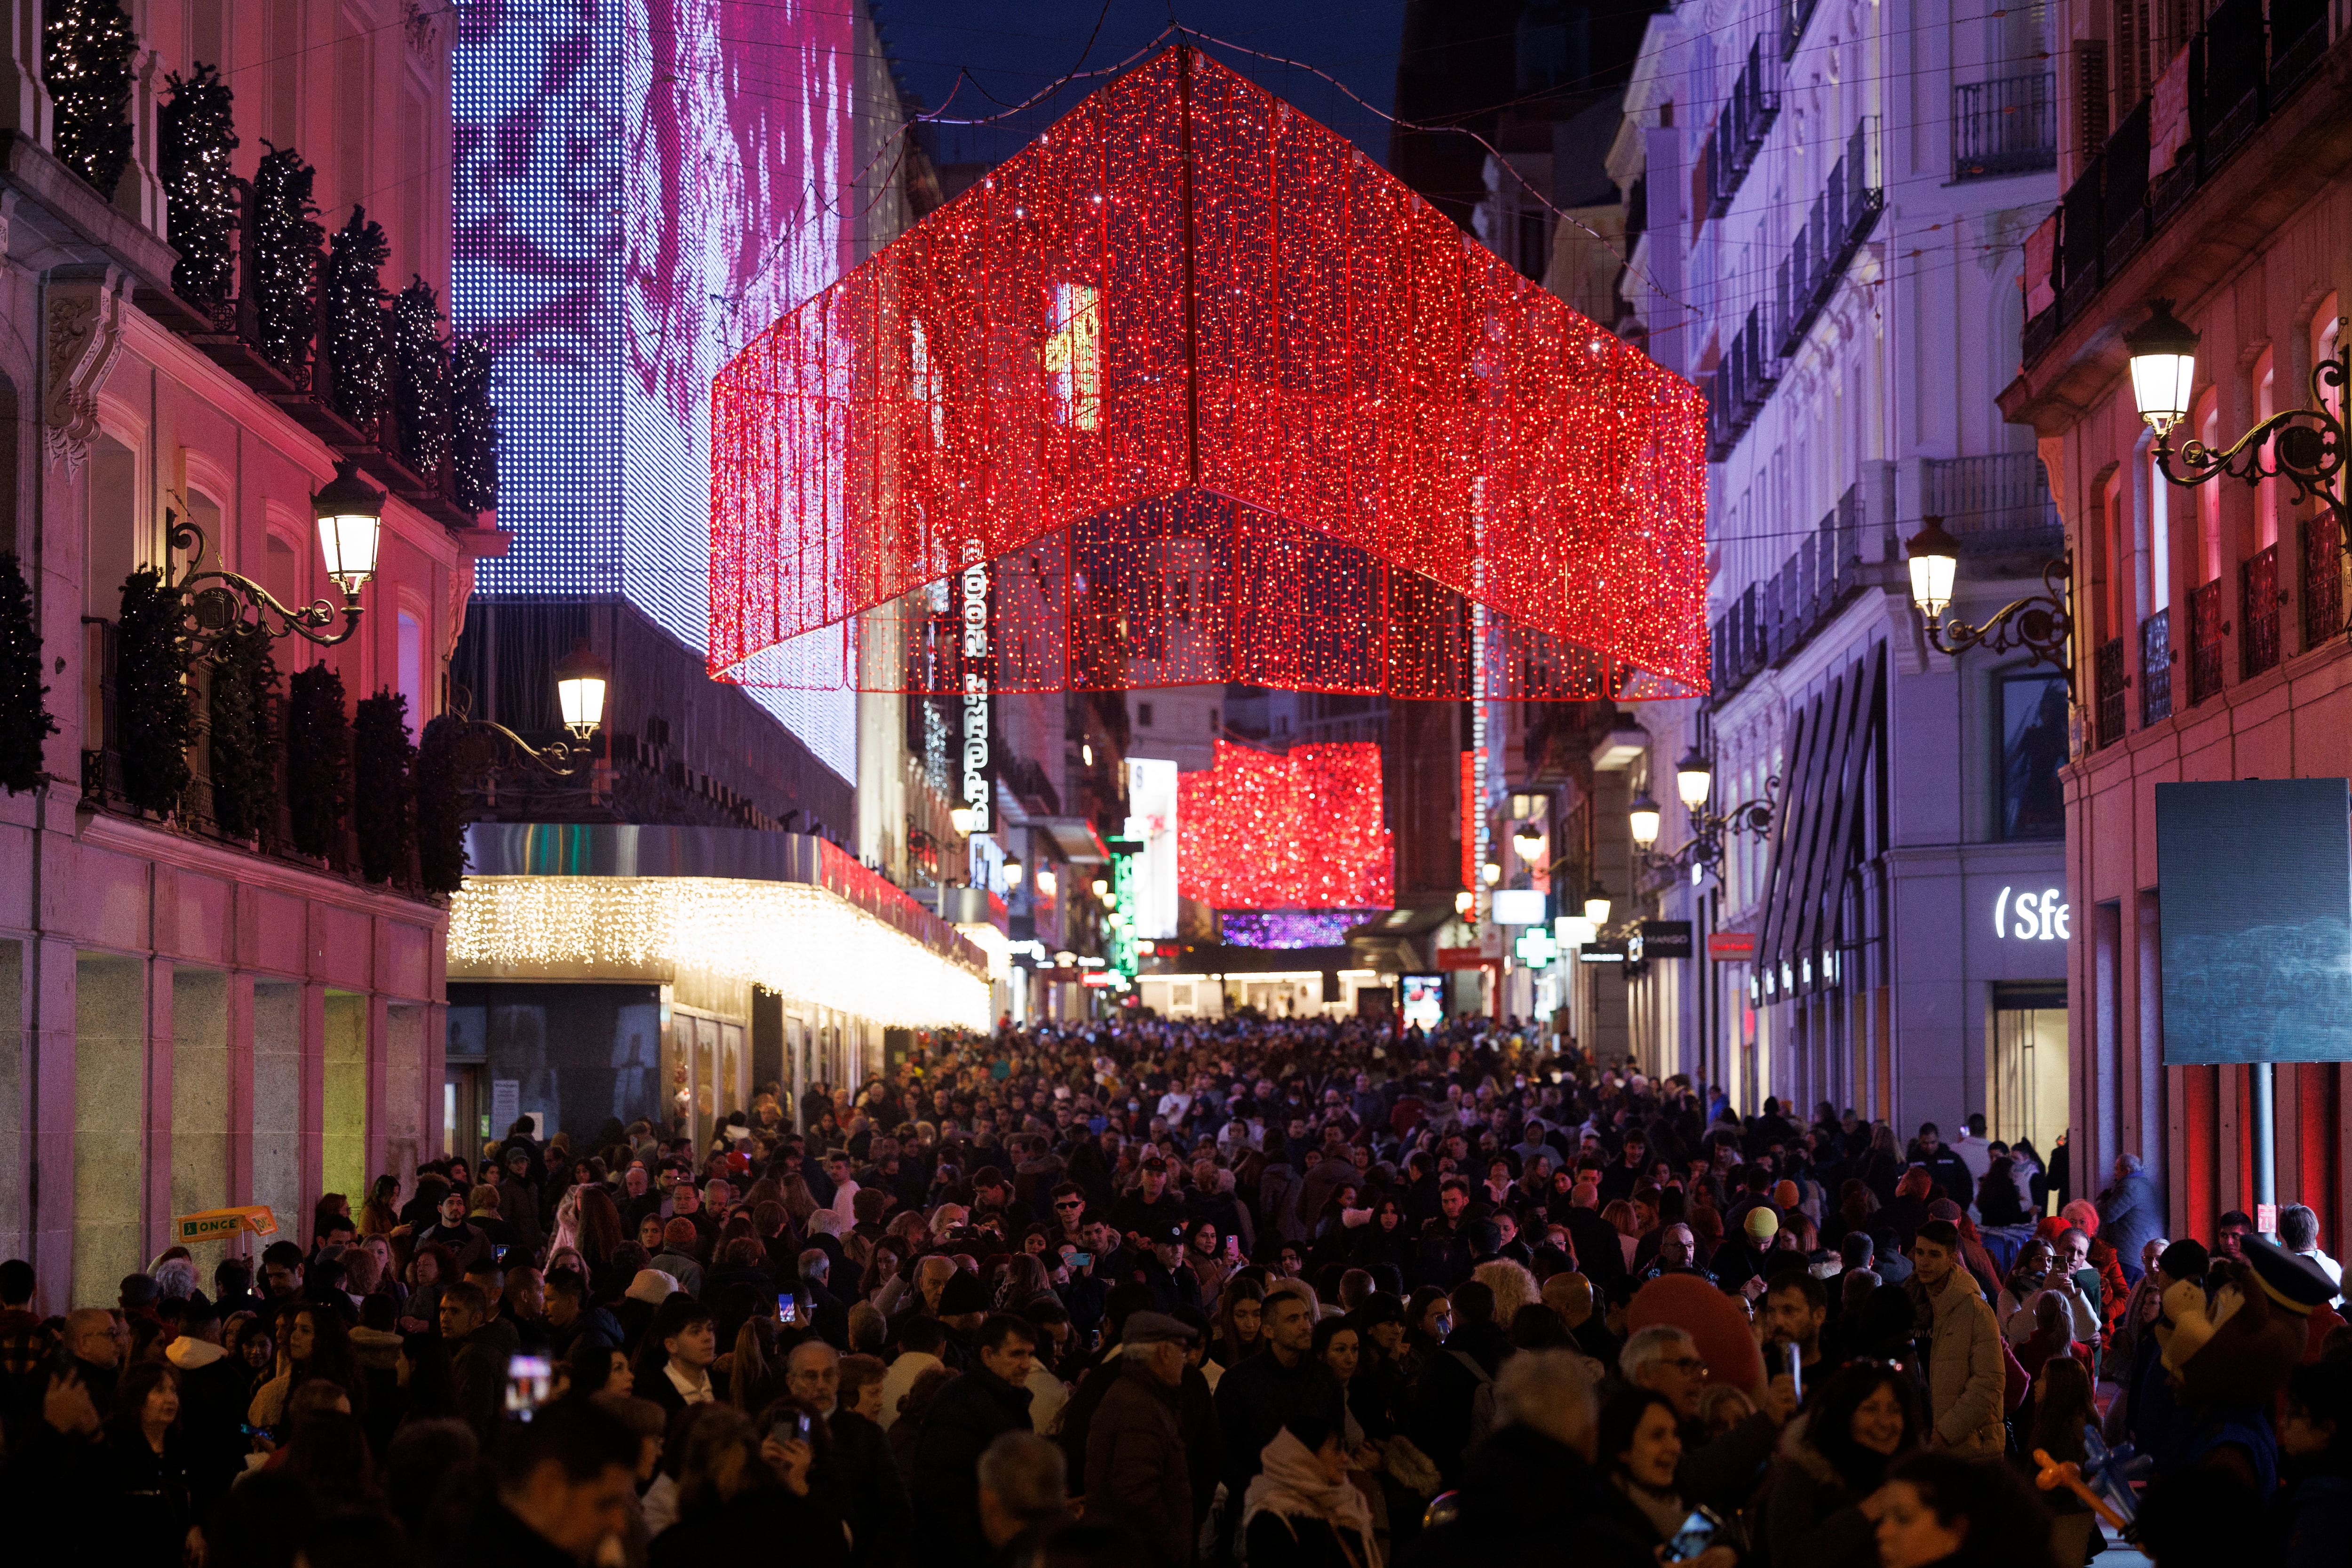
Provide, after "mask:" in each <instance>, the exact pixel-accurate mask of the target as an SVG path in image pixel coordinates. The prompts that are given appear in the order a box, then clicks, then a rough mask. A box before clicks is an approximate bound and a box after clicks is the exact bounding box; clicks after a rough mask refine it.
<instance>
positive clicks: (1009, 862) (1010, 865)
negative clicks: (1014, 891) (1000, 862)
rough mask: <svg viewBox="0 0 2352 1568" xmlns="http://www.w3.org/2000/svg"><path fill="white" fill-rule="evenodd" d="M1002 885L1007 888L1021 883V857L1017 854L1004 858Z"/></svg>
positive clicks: (1015, 886)
mask: <svg viewBox="0 0 2352 1568" xmlns="http://www.w3.org/2000/svg"><path fill="white" fill-rule="evenodd" d="M1004 885H1005V886H1006V887H1008V888H1017V887H1019V886H1020V885H1021V857H1020V856H1018V855H1007V856H1006V857H1005V858H1004Z"/></svg>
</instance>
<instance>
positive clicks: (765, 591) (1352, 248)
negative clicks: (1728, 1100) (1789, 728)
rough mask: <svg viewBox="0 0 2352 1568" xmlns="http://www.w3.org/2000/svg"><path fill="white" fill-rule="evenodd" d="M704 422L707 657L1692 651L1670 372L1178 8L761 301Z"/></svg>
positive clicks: (1527, 679) (890, 662)
mask: <svg viewBox="0 0 2352 1568" xmlns="http://www.w3.org/2000/svg"><path fill="white" fill-rule="evenodd" d="M712 437H713V438H712V469H711V570H710V626H709V635H710V641H709V647H710V655H709V665H710V671H711V674H712V675H713V676H714V677H715V678H717V679H726V680H733V681H738V682H741V683H744V684H751V685H824V686H844V685H855V686H860V687H863V688H865V689H887V690H901V691H910V692H923V693H930V694H941V695H944V694H948V693H952V692H959V691H962V690H965V689H970V688H971V687H973V686H975V685H977V686H984V687H986V688H987V689H992V690H997V691H1053V690H1117V689H1131V688H1138V687H1150V686H1160V685H1181V684H1192V683H1198V682H1204V681H1220V680H1234V681H1246V682H1250V683H1253V684H1256V685H1263V686H1269V687H1278V688H1285V689H1299V690H1320V691H1334V692H1354V693H1366V694H1371V693H1380V694H1385V695H1389V696H1391V697H1406V698H1444V699H1460V698H1465V697H1468V696H1471V695H1474V694H1477V695H1485V696H1489V697H1498V698H1514V697H1526V698H1556V699H1574V698H1589V697H1599V696H1615V697H1621V698H1633V697H1643V696H1656V695H1668V694H1673V695H1684V694H1689V693H1693V692H1697V691H1703V690H1704V689H1706V626H1705V599H1706V576H1705V561H1704V549H1705V547H1704V524H1705V507H1706V467H1705V403H1704V400H1703V398H1702V397H1701V395H1699V393H1698V392H1697V390H1696V388H1694V387H1692V386H1691V385H1690V384H1688V383H1686V382H1685V381H1683V380H1681V379H1680V378H1678V377H1676V376H1674V375H1672V374H1668V373H1667V372H1665V371H1664V370H1662V369H1661V368H1660V367H1658V366H1657V365H1656V364H1654V363H1652V362H1651V361H1650V360H1649V359H1647V358H1646V357H1644V356H1643V354H1642V353H1639V352H1638V351H1636V350H1635V349H1633V348H1632V347H1630V346H1629V345H1627V344H1625V343H1623V342H1620V341H1619V340H1617V339H1616V338H1614V337H1612V336H1611V335H1610V334H1608V333H1607V332H1604V331H1601V329H1600V328H1598V327H1596V326H1595V325H1594V324H1593V323H1592V322H1591V321H1588V320H1586V319H1585V318H1584V317H1582V316H1580V315H1579V314H1578V313H1577V312H1575V311H1574V310H1570V309H1569V308H1568V306H1567V305H1565V304H1564V303H1562V302H1561V301H1560V300H1559V299H1557V298H1556V297H1554V296H1552V295H1550V294H1549V293H1547V292H1545V291H1544V290H1543V289H1540V288H1538V286H1536V285H1535V284H1533V283H1531V282H1529V281H1528V280H1527V279H1523V278H1521V277H1519V276H1518V275H1517V273H1516V272H1514V271H1513V270H1512V269H1511V268H1509V267H1507V266H1506V265H1505V264H1504V263H1503V262H1502V261H1501V260H1500V259H1499V258H1496V257H1495V256H1494V255H1492V254H1491V253H1489V252H1488V251H1486V249H1485V248H1484V247H1480V246H1478V245H1476V244H1475V243H1474V242H1472V241H1470V240H1469V239H1467V238H1465V237H1464V236H1463V235H1462V233H1461V232H1460V231H1459V230H1458V229H1456V228H1455V227H1454V226H1453V224H1451V223H1450V222H1448V221H1447V220H1446V219H1445V218H1444V216H1442V215H1441V214H1439V213H1438V212H1437V211H1436V210H1435V209H1433V208H1432V207H1430V206H1428V205H1426V204H1424V203H1423V202H1422V201H1421V200H1420V199H1419V198H1418V197H1417V196H1415V195H1413V194H1412V192H1411V191H1410V190H1409V189H1408V188H1407V187H1406V186H1404V185H1403V184H1402V183H1400V182H1399V181H1397V180H1396V179H1394V178H1393V177H1391V175H1390V174H1388V173H1387V172H1386V171H1384V170H1382V169H1381V168H1380V167H1379V165H1377V164H1376V163H1373V162H1371V161H1370V159H1368V158H1366V157H1365V156H1364V155H1363V154H1362V153H1360V151H1358V150H1357V149H1356V148H1355V147H1354V146H1353V145H1352V144H1351V143H1349V142H1347V141H1346V140H1345V139H1343V138H1341V137H1339V135H1337V134H1335V133H1334V132H1330V131H1329V130H1328V129H1326V128H1325V127H1323V126H1321V125H1319V124H1318V123H1316V122H1315V121H1311V120H1309V119H1307V117H1306V116H1304V115H1302V114H1300V113H1298V112H1297V110H1294V109H1292V108H1291V107H1290V106H1289V105H1288V104H1286V103H1284V102H1283V101H1281V100H1278V99H1276V98H1275V97H1274V96H1273V95H1271V94H1269V93H1267V92H1265V90H1264V89H1260V88H1258V87H1256V86H1255V85H1254V84H1252V83H1251V82H1249V81H1247V80H1245V79H1243V78H1242V77H1240V76H1238V75H1236V74H1234V72H1232V71H1230V70H1228V69H1226V68H1223V67H1222V66H1219V65H1218V64H1216V63H1215V62H1214V61H1213V60H1211V59H1209V58H1206V57H1204V56H1202V55H1201V54H1200V53H1199V52H1198V51H1196V50H1194V49H1192V48H1190V47H1174V48H1171V49H1169V50H1167V51H1165V52H1163V53H1161V54H1160V55H1158V56H1155V57H1154V58H1151V59H1150V60H1149V61H1146V62H1144V63H1143V64H1141V65H1139V66H1138V67H1137V68H1135V69H1133V70H1131V71H1129V72H1128V73H1127V74H1125V75H1123V76H1121V77H1119V78H1118V79H1115V80H1113V81H1112V82H1111V83H1109V84H1108V86H1106V87H1105V88H1103V89H1101V90H1100V91H1098V92H1097V93H1096V94H1095V95H1094V96H1093V97H1091V98H1089V99H1088V100H1087V101H1086V102H1085V103H1084V104H1082V105H1080V106H1079V107H1078V108H1077V109H1076V110H1074V111H1073V112H1072V113H1070V114H1069V115H1067V116H1066V117H1065V118H1064V119H1062V120H1061V121H1057V122H1056V123H1055V125H1054V127H1053V128H1052V129H1051V130H1050V131H1049V132H1047V133H1045V135H1043V136H1041V137H1040V138H1039V139H1038V140H1037V142H1035V143H1034V144H1033V145H1031V146H1030V147H1029V148H1028V149H1026V150H1025V151H1024V152H1023V153H1021V154H1020V155H1018V156H1017V157H1015V158H1014V159H1013V160H1012V161H1010V162H1008V163H1005V164H1003V165H1002V166H1001V167H1000V168H999V169H998V170H997V171H996V172H995V173H994V174H992V176H991V177H990V178H988V179H986V180H983V181H982V183H981V184H978V185H976V186H974V187H973V188H972V189H971V190H970V191H968V192H966V193H965V194H964V195H961V196H960V197H958V198H957V199H956V200H955V201H953V202H951V203H950V204H948V205H946V206H944V207H942V208H941V209H940V210H939V211H938V212H936V213H934V214H932V215H931V216H929V217H928V218H926V219H925V220H924V221H923V222H922V223H921V224H919V225H918V226H916V227H915V228H914V229H912V230H910V231H909V232H908V234H906V235H905V236H903V237H900V238H899V239H898V241H897V242H895V243H894V244H892V245H891V246H889V247H887V248H886V249H884V250H883V251H881V252H880V253H878V254H877V256H875V257H874V258H870V259H869V260H868V261H866V263H865V264H864V265H863V266H861V267H859V268H857V269H856V270H855V271H854V272H852V273H850V274H849V275H848V276H847V277H845V278H844V279H841V280H840V281H839V282H838V283H836V284H835V285H834V286H833V287H832V288H830V289H826V290H824V292H823V293H821V294H818V295H817V296H815V297H814V298H813V299H811V300H809V301H807V302H806V303H805V304H803V306H801V307H800V308H799V309H797V310H793V312H792V313H790V314H788V315H786V316H784V317H783V318H782V319H781V320H779V321H776V322H775V323H774V324H773V325H772V326H771V327H770V328H769V329H768V330H767V331H765V332H763V333H762V334H761V335H760V336H759V337H758V338H756V339H755V340H753V341H752V342H751V343H750V344H749V345H748V346H746V347H745V349H744V350H743V351H742V352H741V353H740V354H739V355H738V356H737V357H736V358H735V360H734V361H733V362H732V363H730V364H729V365H728V366H727V368H726V369H725V370H724V371H723V372H722V373H721V374H719V377H718V378H717V380H716V382H715V383H714V385H713V388H712ZM975 567H980V568H984V572H983V573H982V577H983V578H984V594H983V595H982V602H984V604H985V606H986V608H985V612H984V619H983V621H982V627H984V630H985V633H986V635H985V636H976V635H974V633H975V630H976V628H975V627H973V626H971V625H968V623H967V619H966V605H967V602H968V600H969V599H970V597H971V595H968V594H967V593H966V592H964V591H963V589H962V587H961V586H957V585H956V584H960V583H961V579H963V578H964V576H965V575H966V574H969V573H971V571H972V569H973V568H975ZM1473 605H1480V606H1484V607H1485V614H1484V615H1483V616H1480V615H1477V614H1475V613H1474V610H1473ZM874 611H881V612H882V613H881V614H878V615H872V614H868V612H874ZM859 617H863V621H862V626H860V624H859V620H858V618H859ZM1481 622H1483V633H1477V632H1474V628H1475V627H1477V626H1479V624H1480V623H1481ZM854 627H856V628H857V631H856V635H853V628H854ZM1474 642H1483V647H1484V650H1485V659H1484V669H1483V671H1482V670H1480V669H1479V668H1478V666H1479V663H1480V661H1479V659H1477V658H1474V655H1473V645H1474Z"/></svg>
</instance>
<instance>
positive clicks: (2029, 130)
mask: <svg viewBox="0 0 2352 1568" xmlns="http://www.w3.org/2000/svg"><path fill="white" fill-rule="evenodd" d="M2057 166H2058V89H2057V83H2056V80H2055V79H2054V78H2053V77H2052V76H2051V75H2050V74H2049V73H2048V72H2047V71H2036V72H2033V73H2032V74H2029V75H2026V76H2009V77H2000V78H1997V79H1994V80H1991V81H1973V82H1966V83H1962V84H1958V85H1956V86H1954V87H1953V89H1952V180H1953V182H1954V183H1955V184H1958V182H1959V181H1962V180H1985V179H1992V178H1995V177H1997V176H1999V175H2002V174H2034V173H2038V172H2039V171H2041V170H2043V169H2054V168H2056V167H2057Z"/></svg>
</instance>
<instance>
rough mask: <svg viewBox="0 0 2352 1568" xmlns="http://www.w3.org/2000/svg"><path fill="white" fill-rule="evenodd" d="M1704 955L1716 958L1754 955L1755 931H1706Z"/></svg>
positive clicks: (1742, 957)
mask: <svg viewBox="0 0 2352 1568" xmlns="http://www.w3.org/2000/svg"><path fill="white" fill-rule="evenodd" d="M1706 955H1707V956H1708V957H1709V958H1717V959H1732V960H1738V959H1744V958H1753V957H1755V956H1756V933H1755V932H1754V931H1709V932H1707V933H1706Z"/></svg>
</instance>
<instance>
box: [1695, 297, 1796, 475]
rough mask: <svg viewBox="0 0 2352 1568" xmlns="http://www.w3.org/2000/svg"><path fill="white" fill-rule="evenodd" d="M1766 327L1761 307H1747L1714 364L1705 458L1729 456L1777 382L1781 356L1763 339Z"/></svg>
mask: <svg viewBox="0 0 2352 1568" xmlns="http://www.w3.org/2000/svg"><path fill="white" fill-rule="evenodd" d="M1765 336H1766V327H1765V322H1764V321H1763V318H1762V311H1761V309H1760V308H1755V309H1750V310H1748V320H1747V321H1745V322H1743V323H1742V324H1741V325H1740V328H1739V331H1738V333H1737V334H1736V335H1735V336H1734V337H1733V338H1732V340H1731V347H1730V349H1729V350H1728V351H1727V353H1725V354H1724V356H1723V361H1722V363H1720V364H1718V365H1717V366H1716V369H1715V374H1714V375H1713V377H1712V378H1710V379H1709V381H1708V382H1707V389H1706V435H1707V441H1706V456H1707V461H1709V462H1713V463H1719V462H1721V461H1722V460H1723V459H1724V458H1728V457H1729V456H1731V450H1732V448H1733V447H1737V446H1738V444H1739V437H1741V436H1742V435H1743V434H1745V433H1746V432H1747V429H1748V426H1750V425H1752V424H1754V423H1755V422H1756V416H1757V415H1759V414H1760V413H1762V412H1763V410H1764V405H1765V403H1766V402H1767V401H1768V400H1769V398H1770V397H1771V395H1772V388H1773V387H1774V386H1776V385H1778V384H1780V355H1779V354H1778V353H1774V352H1773V351H1772V348H1771V346H1770V345H1769V343H1767V342H1765Z"/></svg>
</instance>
